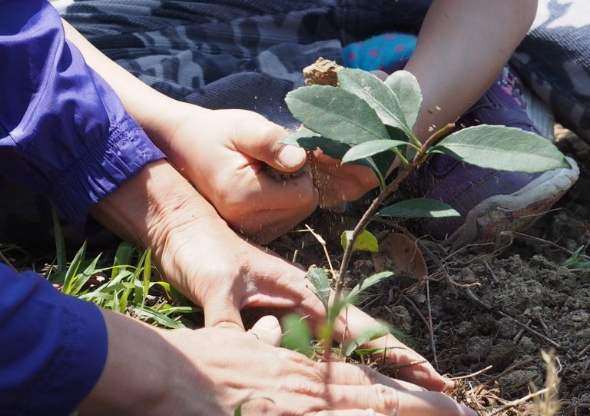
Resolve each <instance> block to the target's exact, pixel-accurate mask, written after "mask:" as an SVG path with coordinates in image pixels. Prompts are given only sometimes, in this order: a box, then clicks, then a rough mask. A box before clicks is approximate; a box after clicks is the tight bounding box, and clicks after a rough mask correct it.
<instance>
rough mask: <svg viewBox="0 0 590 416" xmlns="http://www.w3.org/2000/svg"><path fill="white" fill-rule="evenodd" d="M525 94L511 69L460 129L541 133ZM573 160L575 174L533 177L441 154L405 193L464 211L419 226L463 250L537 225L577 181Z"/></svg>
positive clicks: (566, 171)
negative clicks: (484, 126)
mask: <svg viewBox="0 0 590 416" xmlns="http://www.w3.org/2000/svg"><path fill="white" fill-rule="evenodd" d="M522 91H523V90H522V87H521V85H520V82H519V80H518V78H517V77H516V75H515V74H514V73H512V72H511V71H510V69H509V68H508V67H506V68H505V70H504V71H503V73H502V74H501V75H500V77H499V78H498V81H496V83H494V85H493V86H492V87H491V88H490V89H489V90H488V91H487V92H486V94H485V95H484V96H483V97H482V98H481V99H480V100H479V101H477V102H476V103H475V105H473V106H472V108H471V109H470V110H469V111H468V112H467V113H466V114H465V115H464V116H463V117H462V118H461V119H460V120H459V121H458V122H457V125H458V126H459V127H469V126H474V125H479V124H491V125H504V126H507V127H516V128H520V129H523V130H526V131H531V132H534V133H537V134H539V131H538V130H537V128H536V127H535V126H534V125H533V123H532V121H531V120H530V118H529V116H528V115H527V112H526V102H525V99H524V96H523V93H522ZM568 161H569V162H570V164H571V169H556V170H552V171H548V172H541V173H535V174H528V173H520V172H505V171H495V170H491V169H484V168H479V167H476V166H473V165H468V164H464V163H461V162H459V161H457V160H455V159H452V158H450V157H448V156H445V155H437V156H434V157H432V159H430V161H429V162H428V163H427V164H425V165H424V166H422V167H421V168H420V169H419V170H418V171H417V172H416V173H415V175H413V177H412V178H411V179H409V181H408V184H407V185H406V186H405V189H406V191H407V190H408V189H410V190H411V193H412V194H413V196H414V197H415V196H416V195H420V196H422V197H424V198H430V199H435V200H438V201H441V202H444V203H446V204H448V205H450V206H452V207H453V208H455V209H456V210H457V211H459V213H460V214H461V217H450V218H443V219H436V220H425V221H422V222H420V225H419V232H420V233H421V234H429V235H431V236H432V237H434V238H437V239H444V240H446V241H447V242H448V243H450V244H453V245H454V246H457V247H458V246H463V245H466V244H469V243H472V242H485V241H490V240H492V239H493V238H494V237H495V236H496V235H497V234H498V233H499V232H501V231H506V230H514V231H522V230H523V229H525V228H527V227H529V226H530V225H532V224H533V223H534V222H535V221H536V220H537V219H538V218H539V217H540V216H541V215H542V214H543V213H545V212H546V211H548V210H549V209H550V208H551V206H552V205H553V204H554V203H555V202H557V200H559V198H561V196H563V194H564V193H565V192H566V191H567V190H568V189H569V188H571V187H572V186H573V184H574V183H575V182H576V180H577V179H578V176H579V169H578V166H577V165H576V163H575V162H574V161H573V160H572V159H570V158H568Z"/></svg>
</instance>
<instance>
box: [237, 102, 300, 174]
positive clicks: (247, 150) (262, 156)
mask: <svg viewBox="0 0 590 416" xmlns="http://www.w3.org/2000/svg"><path fill="white" fill-rule="evenodd" d="M239 129H240V130H239V131H237V132H236V134H235V136H234V140H233V143H234V146H235V147H236V150H238V151H240V152H242V153H244V154H246V155H248V156H250V157H252V158H254V159H256V160H260V161H262V162H264V163H266V164H268V165H269V166H271V167H273V168H275V169H278V170H280V171H283V172H294V171H296V170H299V169H301V168H302V167H303V166H304V165H305V162H306V159H307V154H306V152H305V150H304V149H302V148H300V147H297V146H292V145H287V144H283V143H281V142H280V140H281V139H282V138H284V137H286V136H287V134H288V133H289V132H288V131H287V130H285V129H284V128H282V127H280V126H279V125H277V124H274V123H271V122H270V121H268V120H266V119H264V118H263V117H261V116H259V115H255V114H249V113H248V114H247V115H245V117H244V123H240V124H239Z"/></svg>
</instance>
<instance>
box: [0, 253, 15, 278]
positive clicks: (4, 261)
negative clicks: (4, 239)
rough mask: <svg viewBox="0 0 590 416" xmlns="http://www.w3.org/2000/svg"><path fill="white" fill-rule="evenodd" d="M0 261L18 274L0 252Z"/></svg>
mask: <svg viewBox="0 0 590 416" xmlns="http://www.w3.org/2000/svg"><path fill="white" fill-rule="evenodd" d="M0 260H2V262H3V263H6V265H7V266H8V267H10V268H11V269H12V271H14V272H15V273H18V270H16V268H15V267H14V266H13V265H12V263H11V262H10V261H9V260H8V259H7V258H6V257H5V256H4V254H3V253H2V252H1V251H0Z"/></svg>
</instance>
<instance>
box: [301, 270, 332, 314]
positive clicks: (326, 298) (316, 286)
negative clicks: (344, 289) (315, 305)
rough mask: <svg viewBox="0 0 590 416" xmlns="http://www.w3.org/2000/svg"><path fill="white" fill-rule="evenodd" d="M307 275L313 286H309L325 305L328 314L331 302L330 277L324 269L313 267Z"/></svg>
mask: <svg viewBox="0 0 590 416" xmlns="http://www.w3.org/2000/svg"><path fill="white" fill-rule="evenodd" d="M305 277H306V278H307V279H308V280H309V281H310V283H311V286H307V287H308V288H309V290H311V291H312V292H313V293H314V294H315V295H316V296H317V297H318V299H319V300H320V301H321V302H322V305H324V308H325V309H326V314H327V313H328V305H329V302H330V279H329V278H328V275H327V273H326V271H325V270H324V269H320V268H317V267H315V268H313V269H310V270H309V271H308V272H307V274H306V275H305Z"/></svg>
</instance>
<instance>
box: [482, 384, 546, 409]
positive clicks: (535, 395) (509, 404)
mask: <svg viewBox="0 0 590 416" xmlns="http://www.w3.org/2000/svg"><path fill="white" fill-rule="evenodd" d="M549 390H551V389H550V388H549V387H546V388H544V389H542V390H539V391H537V392H535V393H531V394H529V395H527V396H524V397H522V398H520V399H518V400H514V401H512V402H510V403H507V404H505V405H504V406H502V407H501V408H499V409H496V410H495V411H493V412H492V413H490V414H488V415H487V416H496V415H499V414H500V413H502V412H505V411H506V410H508V409H510V408H512V407H514V406H518V405H519V404H522V403H526V402H527V401H529V400H531V399H533V398H535V397H538V396H540V395H542V394H545V393H549Z"/></svg>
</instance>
